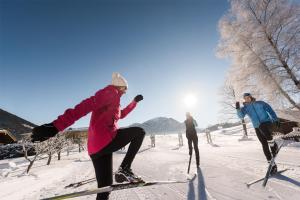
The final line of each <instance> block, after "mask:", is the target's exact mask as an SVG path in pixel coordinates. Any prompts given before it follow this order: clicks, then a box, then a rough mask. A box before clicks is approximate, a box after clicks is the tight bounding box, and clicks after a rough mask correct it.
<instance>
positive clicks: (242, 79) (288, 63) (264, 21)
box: [218, 0, 300, 110]
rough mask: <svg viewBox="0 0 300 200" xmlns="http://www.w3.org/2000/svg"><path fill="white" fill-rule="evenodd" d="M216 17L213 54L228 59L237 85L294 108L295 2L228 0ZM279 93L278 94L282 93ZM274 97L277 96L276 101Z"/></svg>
mask: <svg viewBox="0 0 300 200" xmlns="http://www.w3.org/2000/svg"><path fill="white" fill-rule="evenodd" d="M230 3H231V9H230V10H229V12H228V13H227V14H226V15H225V16H223V17H222V19H221V20H220V22H219V30H220V33H221V41H220V44H219V47H218V55H220V56H224V57H229V58H230V59H231V60H232V66H231V71H230V72H231V76H234V77H236V78H235V79H233V80H234V81H235V85H238V86H239V88H238V90H240V91H242V90H244V89H245V88H247V89H249V88H248V87H249V85H255V86H256V87H254V88H252V89H253V90H252V91H254V93H257V94H259V95H260V96H261V97H262V98H263V99H267V100H269V101H271V102H272V105H273V104H275V106H276V107H277V108H280V107H291V105H292V106H293V107H295V108H297V109H299V110H300V104H299V103H300V6H299V4H297V3H294V2H291V1H289V0H231V1H230ZM282 97H284V98H282ZM278 99H281V100H280V101H278Z"/></svg>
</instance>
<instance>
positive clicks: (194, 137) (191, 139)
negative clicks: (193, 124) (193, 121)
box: [187, 134, 200, 166]
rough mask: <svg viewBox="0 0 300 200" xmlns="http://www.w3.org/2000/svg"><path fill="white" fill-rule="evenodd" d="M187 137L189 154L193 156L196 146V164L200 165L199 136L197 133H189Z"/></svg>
mask: <svg viewBox="0 0 300 200" xmlns="http://www.w3.org/2000/svg"><path fill="white" fill-rule="evenodd" d="M187 139H188V145H189V155H190V156H191V155H192V154H193V146H194V150H195V155H196V164H197V166H199V165H200V156H199V149H198V136H197V135H196V134H192V135H188V134H187ZM192 144H193V145H192Z"/></svg>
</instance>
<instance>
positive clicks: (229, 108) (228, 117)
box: [220, 79, 248, 137]
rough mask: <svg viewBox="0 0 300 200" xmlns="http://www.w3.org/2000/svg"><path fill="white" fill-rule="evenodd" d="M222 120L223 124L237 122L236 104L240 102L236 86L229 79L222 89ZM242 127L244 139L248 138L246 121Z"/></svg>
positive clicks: (242, 123)
mask: <svg viewBox="0 0 300 200" xmlns="http://www.w3.org/2000/svg"><path fill="white" fill-rule="evenodd" d="M220 95H221V96H222V100H221V102H220V103H221V111H220V113H221V118H222V121H223V122H234V121H237V119H238V117H237V114H236V108H235V102H236V101H239V97H238V96H237V92H236V90H235V87H234V85H233V84H232V83H231V82H230V81H229V80H228V79H227V81H226V82H225V84H224V86H223V87H222V88H221V91H220ZM241 125H242V127H243V130H244V137H247V135H248V134H247V126H246V122H245V120H244V119H242V120H241Z"/></svg>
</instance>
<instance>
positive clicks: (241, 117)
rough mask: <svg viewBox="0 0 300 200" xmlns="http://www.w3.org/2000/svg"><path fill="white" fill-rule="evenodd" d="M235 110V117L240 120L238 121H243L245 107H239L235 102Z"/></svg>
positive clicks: (238, 103)
mask: <svg viewBox="0 0 300 200" xmlns="http://www.w3.org/2000/svg"><path fill="white" fill-rule="evenodd" d="M235 108H236V112H237V116H238V117H239V118H240V119H243V118H244V117H245V116H246V114H247V113H246V111H245V107H242V108H241V107H240V102H238V101H237V102H236V103H235Z"/></svg>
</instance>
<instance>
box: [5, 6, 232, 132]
mask: <svg viewBox="0 0 300 200" xmlns="http://www.w3.org/2000/svg"><path fill="white" fill-rule="evenodd" d="M228 8H229V3H228V2H227V1H226V0H201V1H200V0H199V1H196V0H172V1H170V0H160V1H158V0H151V1H150V0H127V1H124V0H123V1H121V0H98V1H96V0H91V1H84V0H72V1H66V0H51V1H50V0H39V1H38V0H35V1H33V0H26V1H25V0H0V29H1V32H0V74H1V84H0V94H1V100H0V108H2V109H4V110H7V111H9V112H12V113H14V114H16V115H18V116H21V117H23V118H25V119H27V120H29V121H31V122H33V123H36V124H42V123H46V122H50V121H52V120H54V119H55V118H56V117H57V116H58V115H60V114H62V113H63V112H64V110H65V109H67V108H69V107H73V106H74V105H76V104H77V103H79V102H80V101H81V100H83V99H84V98H86V97H89V96H91V95H93V94H94V93H95V92H96V91H97V90H98V89H100V88H103V87H105V86H106V85H108V84H109V83H110V81H111V74H112V72H120V73H121V74H122V75H123V76H124V77H125V78H126V79H127V80H128V83H129V90H128V92H127V94H126V95H125V96H124V97H123V98H122V102H121V103H122V105H123V106H126V104H127V103H129V102H130V101H131V100H132V98H134V96H135V95H136V94H143V95H144V98H145V99H144V101H142V102H141V103H140V104H139V105H138V107H137V109H136V110H135V111H133V113H131V114H130V115H129V116H128V117H127V118H126V119H124V120H122V121H120V125H121V126H126V125H129V124H131V123H134V122H144V121H146V120H148V119H151V118H154V117H158V116H166V117H173V118H175V119H177V120H179V121H183V120H184V118H185V112H186V111H187V110H189V111H191V113H192V114H193V115H194V116H195V118H196V120H197V121H198V124H199V126H200V127H205V126H207V125H208V124H213V123H216V122H217V120H218V111H219V109H220V107H219V106H220V105H219V103H218V98H219V97H218V91H219V88H220V87H221V85H222V83H223V81H224V77H225V73H226V70H227V67H228V65H229V63H228V62H226V61H225V60H219V59H218V58H216V57H215V50H216V46H217V43H218V40H219V33H218V30H217V25H218V24H217V23H218V20H219V19H220V17H221V16H222V15H224V14H225V12H226V11H227V9H228ZM188 93H193V94H195V95H197V99H198V102H197V105H196V106H195V107H193V108H191V109H187V108H186V107H185V105H184V104H183V98H184V96H185V95H186V94H188ZM88 123H89V118H88V117H85V118H83V119H81V120H79V121H78V122H77V123H76V124H75V125H74V127H80V126H88Z"/></svg>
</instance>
